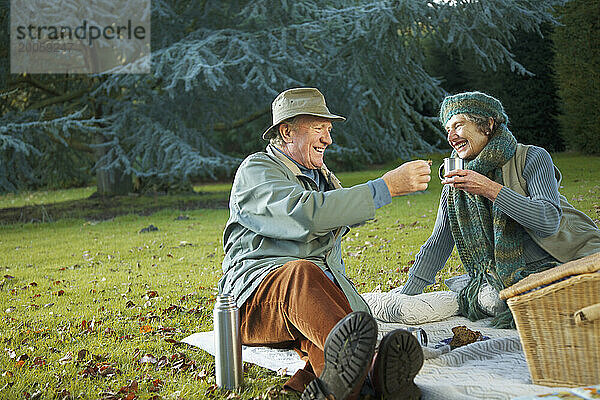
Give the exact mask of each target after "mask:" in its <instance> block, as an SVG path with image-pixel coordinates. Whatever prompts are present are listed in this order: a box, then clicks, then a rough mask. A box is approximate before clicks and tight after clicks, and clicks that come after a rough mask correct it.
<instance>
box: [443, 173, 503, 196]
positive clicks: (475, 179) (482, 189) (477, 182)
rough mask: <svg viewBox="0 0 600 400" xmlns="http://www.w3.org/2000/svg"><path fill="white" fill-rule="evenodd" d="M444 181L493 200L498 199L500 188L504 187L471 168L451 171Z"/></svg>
mask: <svg viewBox="0 0 600 400" xmlns="http://www.w3.org/2000/svg"><path fill="white" fill-rule="evenodd" d="M442 183H443V184H445V185H446V184H448V185H452V186H453V187H455V188H457V189H461V190H464V191H465V192H469V193H471V194H477V195H480V196H483V197H487V198H488V199H490V200H491V201H494V200H496V197H497V196H498V193H500V189H502V187H503V186H502V185H501V184H499V183H498V182H494V181H493V180H491V179H489V178H488V177H487V176H484V175H481V174H480V173H478V172H475V171H471V170H470V169H455V170H454V171H450V172H448V174H447V175H446V179H444V180H443V181H442Z"/></svg>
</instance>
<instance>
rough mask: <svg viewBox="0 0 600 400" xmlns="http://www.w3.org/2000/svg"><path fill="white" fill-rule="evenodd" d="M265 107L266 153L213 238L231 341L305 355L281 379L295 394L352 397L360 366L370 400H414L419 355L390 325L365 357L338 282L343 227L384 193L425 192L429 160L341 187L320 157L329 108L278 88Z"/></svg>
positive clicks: (365, 344)
mask: <svg viewBox="0 0 600 400" xmlns="http://www.w3.org/2000/svg"><path fill="white" fill-rule="evenodd" d="M272 111H273V124H272V126H270V127H269V128H268V129H267V130H266V131H265V132H264V133H263V139H265V140H270V144H269V145H268V146H267V149H266V151H265V152H259V153H256V154H252V155H250V156H249V157H248V158H246V159H245V160H244V161H243V162H242V164H241V165H240V167H239V169H238V171H237V173H236V176H235V179H234V182H233V186H232V190H231V198H230V203H229V208H230V217H229V220H228V222H227V225H226V227H225V232H224V235H223V243H224V249H225V258H224V260H223V272H224V275H223V277H222V278H221V280H220V281H219V290H220V291H221V292H222V293H231V294H233V295H234V296H235V298H236V301H237V304H238V306H239V307H240V316H241V336H242V342H243V343H244V344H246V345H249V346H269V347H274V348H288V349H294V350H296V351H297V352H298V353H299V354H300V355H301V356H302V357H303V358H304V359H306V360H307V363H306V366H305V368H304V369H302V370H299V371H298V372H297V373H296V374H295V375H294V376H293V377H292V378H291V379H290V380H289V381H288V382H287V383H286V387H287V388H290V389H293V390H296V391H298V392H303V394H302V398H303V399H326V398H327V399H331V398H335V399H336V400H341V399H350V398H355V397H356V396H357V395H358V393H359V391H360V390H361V387H362V386H363V382H364V381H365V377H366V376H367V375H368V373H369V371H370V370H371V372H372V374H370V375H371V377H370V381H371V382H372V384H373V386H374V387H375V389H376V390H377V392H378V393H377V394H378V395H380V396H383V397H384V398H386V399H411V398H418V397H419V390H418V388H417V387H416V386H415V385H414V382H413V378H414V377H415V375H416V374H417V373H418V371H419V369H420V368H421V365H422V363H423V353H422V350H421V348H420V346H419V345H418V343H417V342H416V339H415V338H414V337H413V336H412V335H410V333H408V332H406V331H403V330H398V331H394V332H392V333H390V334H388V335H387V336H386V337H385V338H384V339H383V340H382V342H381V344H380V347H379V351H378V353H377V356H376V357H374V352H375V344H376V340H377V325H376V323H375V321H374V319H373V317H372V316H371V315H370V310H369V307H368V305H367V304H366V303H365V301H364V300H363V298H362V297H361V296H360V295H359V294H358V292H357V291H356V289H355V287H354V286H353V284H352V283H351V282H350V280H349V279H348V278H347V277H346V273H345V267H344V263H343V261H342V253H341V239H342V236H343V235H344V234H346V233H347V232H348V230H349V228H348V227H347V226H348V225H352V224H357V223H360V222H363V221H366V220H368V219H371V218H373V217H374V216H375V209H376V208H378V207H381V206H383V205H386V204H389V203H390V202H391V198H392V197H394V196H400V195H404V194H408V193H412V192H415V191H420V190H425V189H426V188H427V183H428V182H429V179H430V176H429V174H430V172H431V171H430V167H429V164H428V163H427V162H425V161H422V160H418V161H412V162H407V163H405V164H402V165H401V166H399V167H398V168H396V169H394V170H392V171H389V172H387V173H385V174H384V175H383V177H381V178H379V179H376V180H374V181H370V182H368V183H365V184H360V185H356V186H353V187H351V188H342V187H341V185H340V182H339V181H338V179H337V178H336V177H335V176H334V175H333V174H332V173H331V172H330V171H329V170H328V169H327V168H326V167H325V164H324V162H323V158H324V153H325V149H326V148H327V146H329V145H330V144H331V143H332V139H331V129H332V121H342V120H344V119H345V118H344V117H341V116H338V115H335V114H332V113H330V112H329V109H328V108H327V106H326V104H325V98H324V97H323V95H322V94H321V93H320V92H319V91H318V90H317V89H313V88H296V89H289V90H286V91H284V92H283V93H281V94H279V95H278V96H277V98H276V99H275V100H274V101H273V104H272ZM317 376H319V378H318V379H317Z"/></svg>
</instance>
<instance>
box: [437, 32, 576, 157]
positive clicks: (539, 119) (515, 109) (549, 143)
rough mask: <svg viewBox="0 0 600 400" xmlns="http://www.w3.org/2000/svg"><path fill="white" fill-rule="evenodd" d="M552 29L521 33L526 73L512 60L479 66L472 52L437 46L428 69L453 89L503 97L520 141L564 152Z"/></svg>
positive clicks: (518, 47) (519, 51)
mask: <svg viewBox="0 0 600 400" xmlns="http://www.w3.org/2000/svg"><path fill="white" fill-rule="evenodd" d="M551 29H552V27H551V26H549V25H547V24H545V25H542V27H541V30H542V34H543V36H540V35H538V34H537V33H530V32H523V31H517V32H516V33H515V44H514V46H513V48H512V52H513V53H514V55H515V58H516V59H518V60H519V61H520V62H521V64H522V65H523V66H524V67H525V68H527V72H525V73H518V72H516V71H511V69H510V67H509V66H508V65H500V66H498V68H496V70H482V69H479V68H474V65H475V60H474V57H473V55H472V54H469V55H465V56H464V57H462V58H461V57H460V56H459V54H458V52H457V51H451V50H448V49H445V48H444V49H441V48H439V47H436V46H434V45H432V46H430V48H428V51H427V63H426V68H427V70H428V71H429V72H430V73H431V74H432V75H434V76H439V77H440V79H441V80H442V84H441V85H442V87H443V88H444V89H445V90H446V91H448V92H449V93H452V94H454V93H459V92H463V91H473V90H478V91H482V92H485V93H488V94H490V95H492V96H494V97H496V98H498V99H499V100H500V101H501V102H502V104H503V106H504V108H505V110H506V113H507V114H508V117H509V119H510V124H509V125H510V129H511V131H512V133H513V134H514V135H515V137H516V138H517V140H519V141H520V142H522V143H526V144H535V145H537V146H542V147H544V148H545V149H547V150H549V151H562V150H564V149H565V145H564V140H563V138H562V135H561V132H560V130H559V129H558V121H557V115H558V112H559V111H558V97H557V87H556V85H555V84H554V76H553V73H552V67H553V57H554V50H553V48H552V41H551V39H550V33H551Z"/></svg>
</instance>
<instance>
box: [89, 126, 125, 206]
mask: <svg viewBox="0 0 600 400" xmlns="http://www.w3.org/2000/svg"><path fill="white" fill-rule="evenodd" d="M103 141H104V136H103V135H101V134H98V135H97V136H96V143H102V142H103ZM105 153H106V150H105V149H104V148H95V149H94V155H95V158H96V161H97V160H100V158H101V157H102V156H103V155H104V154H105ZM102 167H103V165H102V164H100V165H98V167H97V169H96V188H97V190H96V193H94V196H122V195H126V194H128V193H131V192H132V191H133V180H132V178H131V174H126V173H125V172H123V170H114V169H113V170H105V169H102Z"/></svg>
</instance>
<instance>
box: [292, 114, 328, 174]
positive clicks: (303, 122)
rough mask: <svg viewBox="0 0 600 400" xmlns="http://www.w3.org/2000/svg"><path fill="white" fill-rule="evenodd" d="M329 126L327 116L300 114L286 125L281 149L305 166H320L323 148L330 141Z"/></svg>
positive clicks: (313, 167)
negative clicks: (283, 145)
mask: <svg viewBox="0 0 600 400" xmlns="http://www.w3.org/2000/svg"><path fill="white" fill-rule="evenodd" d="M331 128H332V124H331V120H329V119H327V118H321V117H315V116H312V115H301V116H300V117H299V118H297V119H296V121H295V123H294V124H291V125H288V134H285V135H283V139H284V141H285V142H286V144H285V147H284V148H283V149H282V150H283V151H284V152H285V153H286V154H287V155H288V156H290V157H291V158H293V159H294V160H295V161H296V162H297V163H299V164H301V165H303V166H305V167H306V168H309V169H317V168H321V167H322V166H323V156H324V153H325V149H326V148H327V146H329V145H330V144H331V143H332V140H331Z"/></svg>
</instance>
